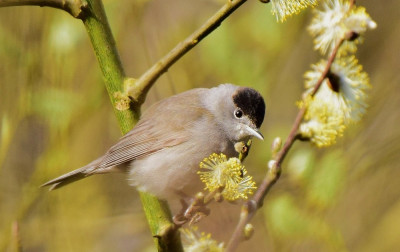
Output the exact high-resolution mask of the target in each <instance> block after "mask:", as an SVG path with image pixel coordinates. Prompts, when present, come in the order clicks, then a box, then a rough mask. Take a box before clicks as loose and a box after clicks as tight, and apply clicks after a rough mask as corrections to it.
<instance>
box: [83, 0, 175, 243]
mask: <svg viewBox="0 0 400 252" xmlns="http://www.w3.org/2000/svg"><path fill="white" fill-rule="evenodd" d="M85 12H86V13H85V15H84V18H83V19H82V20H83V23H84V25H85V27H86V30H87V32H88V34H89V37H90V40H91V42H92V45H93V48H94V51H95V53H96V57H97V60H98V61H99V65H100V68H101V70H102V72H103V76H104V81H105V85H106V88H107V91H108V94H109V96H110V99H111V103H112V104H113V108H114V112H115V114H116V116H117V119H118V123H119V126H120V128H121V131H122V133H123V134H126V133H127V132H129V131H130V130H131V129H132V128H133V126H134V125H135V124H136V122H137V121H138V120H139V116H140V107H136V108H135V109H133V110H129V109H127V110H118V109H117V108H116V103H117V102H118V100H117V96H116V94H119V93H121V92H124V90H123V89H124V83H125V80H127V78H126V76H125V72H124V69H123V67H122V64H121V60H120V58H119V54H118V51H117V48H116V46H115V41H114V38H113V35H112V33H111V29H110V26H109V23H108V21H107V17H106V14H105V11H104V7H103V4H102V2H101V1H100V0H90V1H88V8H87V9H86V11H85ZM140 197H141V200H142V203H143V209H144V211H145V214H146V217H147V220H148V222H149V225H150V229H151V232H152V235H153V237H157V238H156V239H154V240H155V243H156V246H157V248H158V249H159V251H182V250H183V249H182V245H181V242H180V239H179V234H178V233H177V230H176V229H175V228H174V227H175V226H174V224H173V223H172V218H171V213H170V211H169V207H168V204H167V203H166V202H165V201H160V200H158V199H157V198H156V197H154V196H152V195H150V194H147V193H140Z"/></svg>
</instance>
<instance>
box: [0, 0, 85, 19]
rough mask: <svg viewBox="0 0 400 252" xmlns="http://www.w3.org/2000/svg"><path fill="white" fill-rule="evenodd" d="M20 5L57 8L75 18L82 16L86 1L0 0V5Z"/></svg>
mask: <svg viewBox="0 0 400 252" xmlns="http://www.w3.org/2000/svg"><path fill="white" fill-rule="evenodd" d="M22 5H33V6H40V7H44V6H46V7H52V8H57V9H60V10H64V11H66V12H68V13H69V14H71V15H72V16H73V17H75V18H82V15H83V13H84V12H83V9H84V8H85V7H86V6H87V2H86V1H80V0H0V7H11V6H22Z"/></svg>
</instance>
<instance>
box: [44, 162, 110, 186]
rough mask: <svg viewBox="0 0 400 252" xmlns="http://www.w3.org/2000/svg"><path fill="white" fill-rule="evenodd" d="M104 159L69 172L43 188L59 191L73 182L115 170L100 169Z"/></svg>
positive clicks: (45, 184) (47, 183)
mask: <svg viewBox="0 0 400 252" xmlns="http://www.w3.org/2000/svg"><path fill="white" fill-rule="evenodd" d="M101 159H102V158H99V159H96V160H94V161H93V162H91V163H90V164H88V165H86V166H84V167H81V168H79V169H76V170H74V171H71V172H68V173H66V174H64V175H61V176H60V177H58V178H55V179H52V180H50V181H48V182H46V183H44V184H43V185H42V187H43V186H50V189H49V190H50V191H51V190H55V189H58V188H60V187H63V186H65V185H68V184H70V183H72V182H75V181H78V180H81V179H83V178H86V177H88V176H91V175H93V174H99V173H108V172H111V171H112V170H113V167H109V168H108V167H107V168H98V164H99V163H100V161H101Z"/></svg>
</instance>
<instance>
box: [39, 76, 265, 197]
mask: <svg viewBox="0 0 400 252" xmlns="http://www.w3.org/2000/svg"><path fill="white" fill-rule="evenodd" d="M264 115H265V102H264V99H263V97H262V95H261V94H260V93H259V92H258V91H256V90H255V89H253V88H249V87H241V86H236V85H233V84H229V83H227V84H220V85H218V86H216V87H213V88H195V89H191V90H188V91H185V92H182V93H180V94H177V95H173V96H170V97H168V98H165V99H163V100H160V101H159V102H157V103H155V104H153V105H152V106H150V107H149V108H148V109H147V110H146V111H145V112H144V113H143V114H142V116H141V118H140V120H139V121H138V123H137V124H136V126H135V127H134V128H133V129H132V130H131V131H130V132H128V133H127V134H126V135H124V136H123V137H122V138H120V139H119V141H118V142H117V143H116V144H115V145H113V146H112V147H111V148H110V149H109V150H108V151H107V152H106V153H105V154H104V155H103V156H101V157H99V158H97V159H95V160H94V161H92V162H91V163H89V164H87V165H85V166H83V167H81V168H79V169H76V170H74V171H71V172H69V173H66V174H64V175H61V176H59V177H57V178H55V179H53V180H50V181H48V182H46V183H44V184H43V185H42V186H50V190H54V189H57V188H60V187H63V186H65V185H68V184H70V183H72V182H75V181H77V180H81V179H83V178H86V177H89V176H91V175H94V174H104V173H111V172H125V173H127V174H128V180H129V183H130V184H131V185H132V186H134V187H136V189H137V190H139V191H144V192H148V193H150V194H153V195H155V196H157V197H159V198H161V199H167V200H168V199H170V198H171V197H176V196H177V195H182V194H183V195H191V194H194V193H196V192H198V191H199V190H201V189H202V187H204V185H202V184H201V183H202V182H201V181H200V179H199V176H198V174H197V171H198V169H199V163H200V162H201V161H202V160H203V159H204V158H206V157H208V156H209V155H211V154H213V153H223V154H225V155H226V156H227V157H228V158H229V157H237V156H238V153H237V151H236V150H235V144H236V143H238V142H243V141H246V142H247V141H248V140H249V139H251V138H252V137H256V138H259V139H262V140H263V135H262V134H261V133H260V131H259V129H260V126H261V124H262V123H263V120H264Z"/></svg>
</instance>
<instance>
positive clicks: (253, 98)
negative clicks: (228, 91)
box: [232, 87, 265, 128]
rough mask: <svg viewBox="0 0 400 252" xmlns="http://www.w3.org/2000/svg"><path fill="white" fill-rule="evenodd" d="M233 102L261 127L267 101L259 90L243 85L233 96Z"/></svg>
mask: <svg viewBox="0 0 400 252" xmlns="http://www.w3.org/2000/svg"><path fill="white" fill-rule="evenodd" d="M232 99H233V103H234V104H235V105H236V106H237V107H238V108H240V109H241V110H242V111H243V113H244V114H245V115H247V116H248V117H249V118H250V120H251V121H252V122H253V123H254V124H255V126H256V127H257V128H260V126H261V124H262V122H263V121H264V115H265V102H264V99H263V97H262V96H261V94H260V93H259V92H257V91H256V90H254V89H252V88H247V87H241V88H239V89H237V91H236V92H235V93H234V94H233V96H232Z"/></svg>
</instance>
